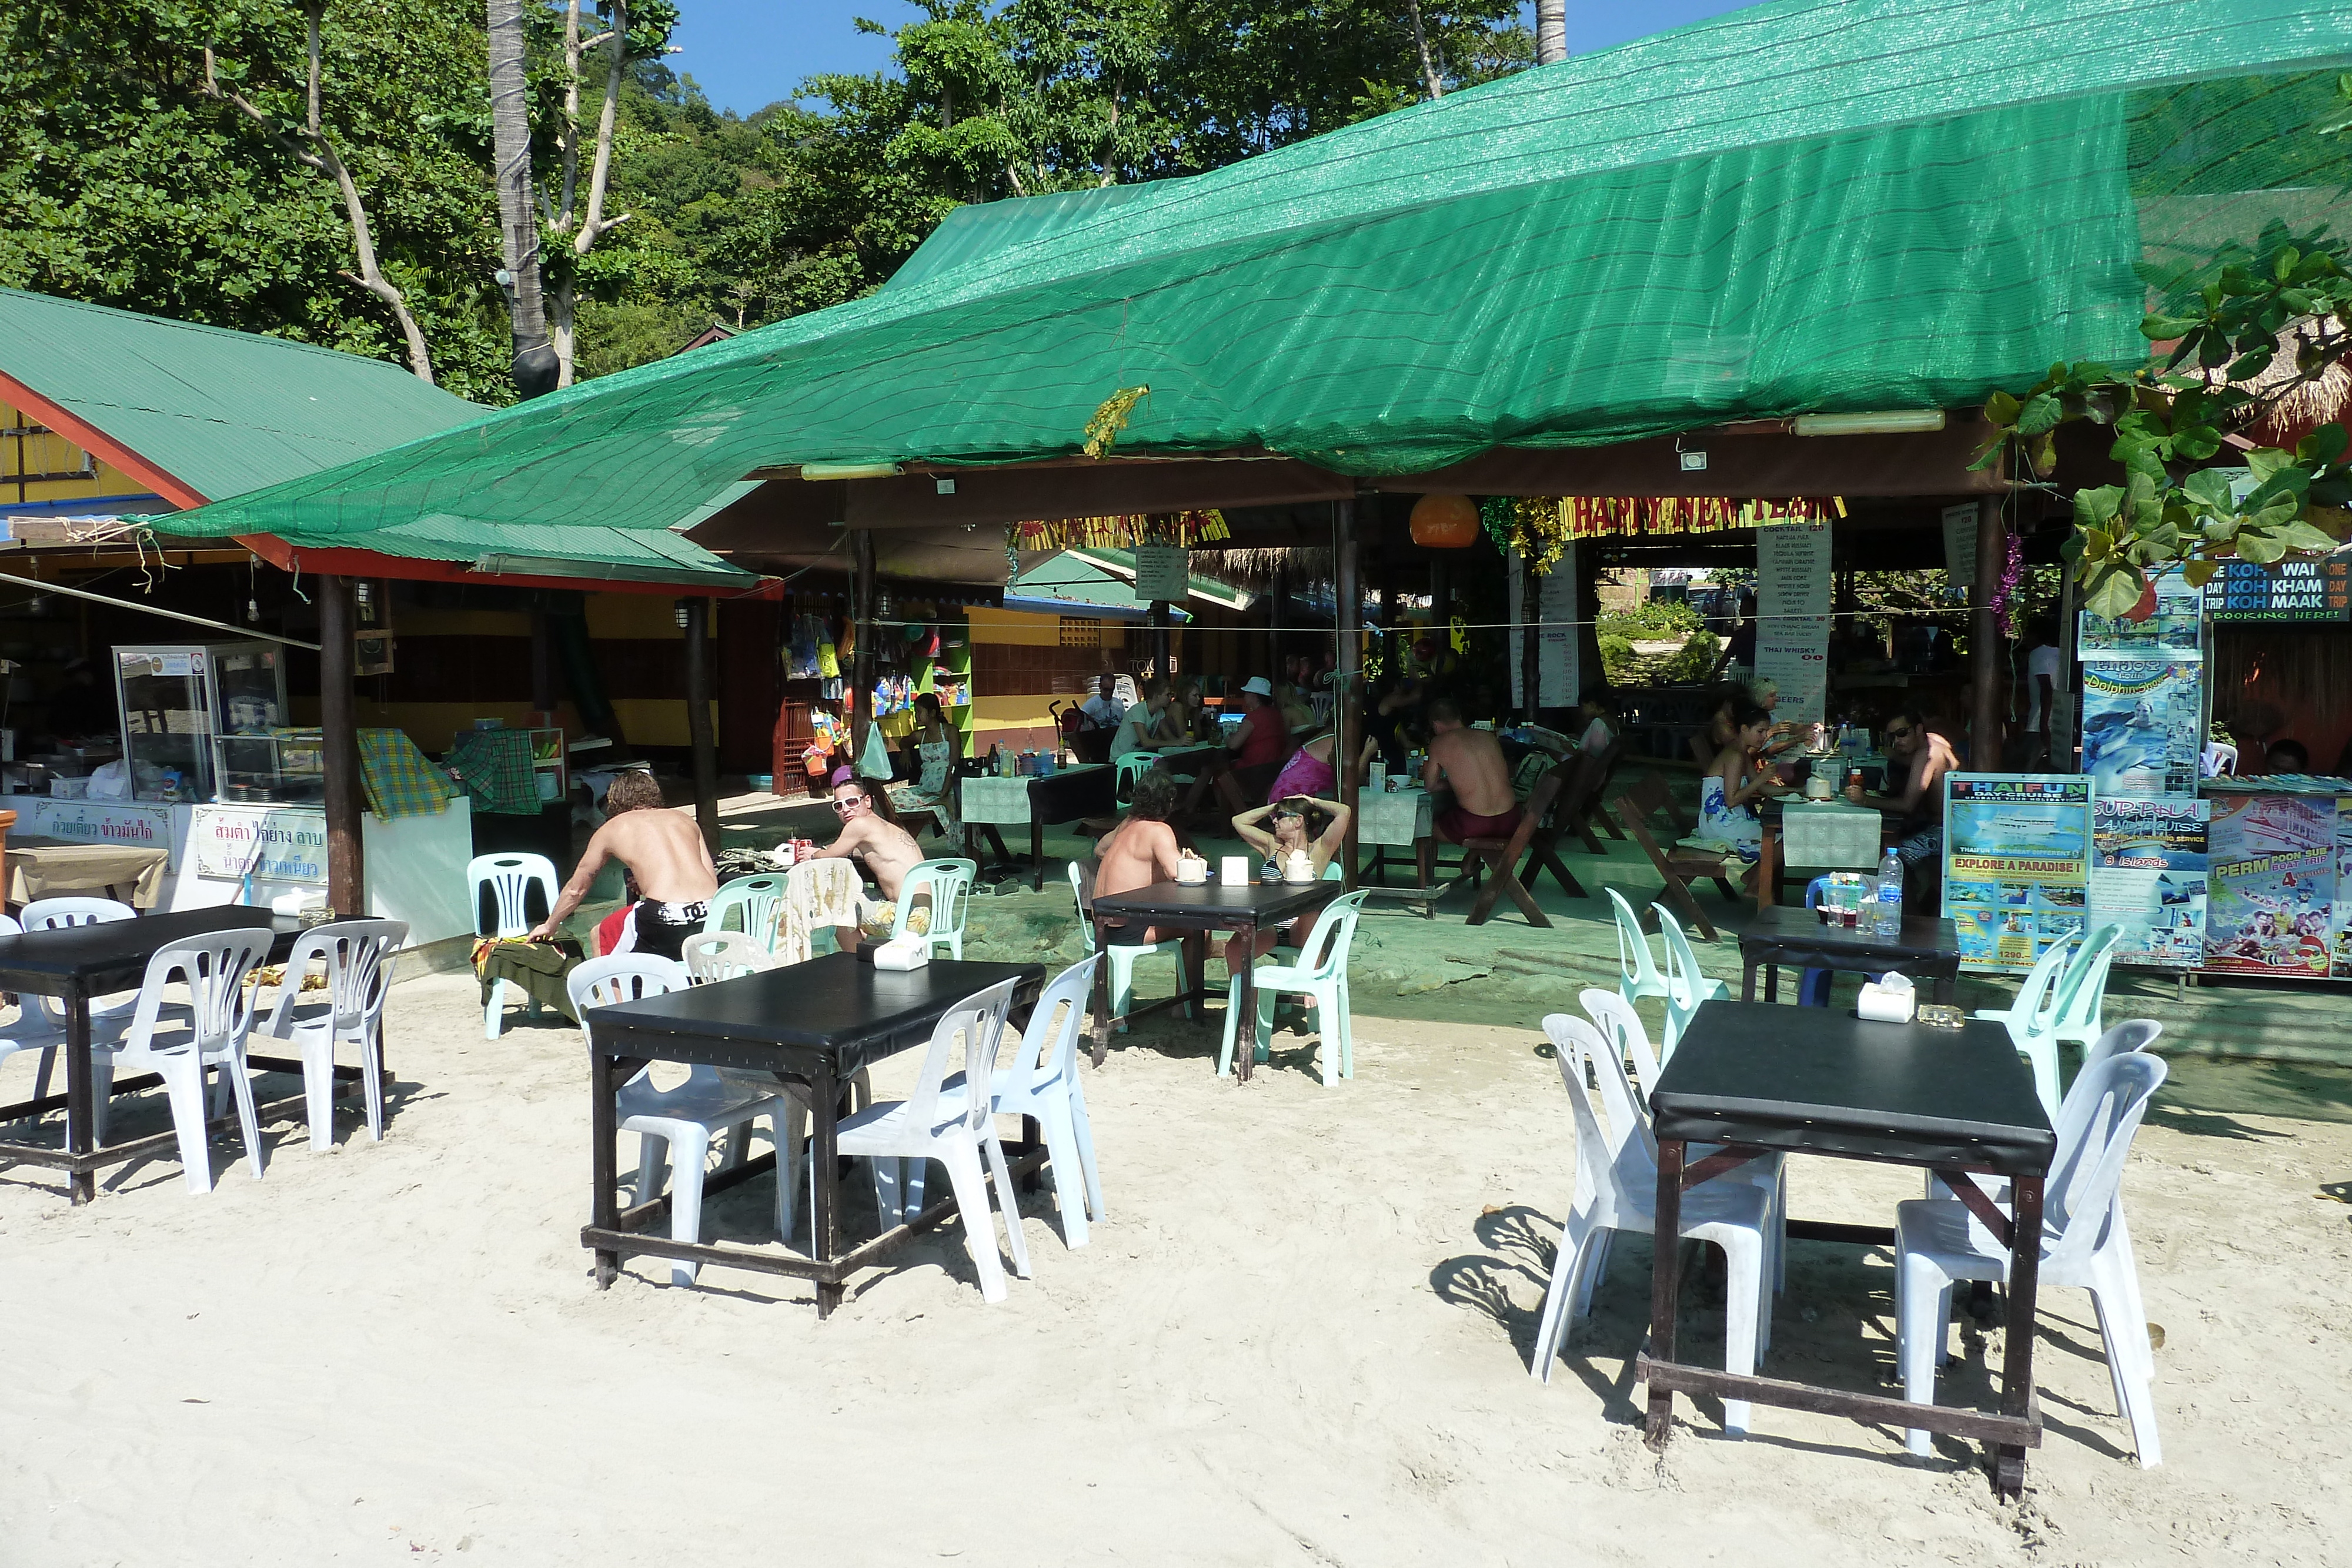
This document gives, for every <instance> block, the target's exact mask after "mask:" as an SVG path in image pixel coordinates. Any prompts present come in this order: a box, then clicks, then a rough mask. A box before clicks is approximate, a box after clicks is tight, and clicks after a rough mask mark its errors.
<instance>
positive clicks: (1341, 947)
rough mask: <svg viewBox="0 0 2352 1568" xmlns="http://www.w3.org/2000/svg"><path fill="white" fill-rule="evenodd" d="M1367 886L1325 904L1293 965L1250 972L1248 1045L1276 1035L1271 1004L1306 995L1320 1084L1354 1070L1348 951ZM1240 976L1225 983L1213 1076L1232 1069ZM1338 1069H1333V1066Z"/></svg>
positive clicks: (1264, 1043)
mask: <svg viewBox="0 0 2352 1568" xmlns="http://www.w3.org/2000/svg"><path fill="white" fill-rule="evenodd" d="M1370 896H1371V890H1370V889H1369V888H1364V889H1360V890H1358V891H1357V892H1354V893H1350V894H1343V895H1341V896H1340V897H1338V898H1335V899H1333V900H1332V901H1331V902H1330V903H1328V904H1325V905H1324V906H1323V908H1322V911H1321V913H1319V914H1318V915H1316V916H1315V924H1314V925H1313V927H1311V928H1310V929H1309V930H1308V931H1307V940H1306V941H1305V942H1303V943H1301V944H1300V945H1299V948H1298V962H1297V963H1296V964H1268V965H1266V966H1265V967H1263V968H1260V969H1257V970H1255V971H1254V972H1253V973H1252V975H1251V976H1250V979H1251V983H1252V984H1253V985H1254V986H1255V988H1256V990H1257V1017H1256V1018H1255V1019H1254V1020H1252V1023H1251V1027H1250V1050H1251V1051H1265V1050H1266V1049H1267V1048H1268V1047H1269V1046H1271V1044H1272V1043H1273V1040H1274V1009H1275V1003H1276V1000H1277V999H1278V998H1280V997H1281V996H1282V995H1284V994H1285V993H1287V994H1289V995H1292V996H1301V997H1306V998H1308V999H1309V1000H1311V1001H1312V1002H1314V1004H1315V1026H1316V1030H1317V1033H1318V1035H1319V1036H1320V1037H1321V1040H1322V1050H1321V1056H1322V1063H1323V1087H1324V1088H1326V1089H1328V1088H1330V1087H1331V1085H1332V1084H1333V1083H1335V1082H1338V1081H1339V1080H1340V1079H1342V1078H1353V1077H1354V1076H1355V1075H1356V1039H1355V1030H1354V1028H1353V1026H1352V1025H1351V1024H1350V1023H1349V1016H1348V1010H1349V996H1348V952H1349V948H1351V947H1353V946H1355V942H1356V920H1357V917H1358V916H1360V915H1362V914H1363V911H1364V900H1365V899H1367V898H1370ZM1241 999H1242V977H1240V976H1239V975H1235V976H1234V977H1232V978H1230V979H1228V980H1227V981H1226V982H1225V1039H1224V1044H1223V1047H1222V1048H1221V1049H1220V1050H1219V1051H1218V1052H1217V1076H1218V1077H1220V1078H1223V1077H1224V1076H1225V1075H1226V1074H1228V1073H1230V1072H1231V1071H1233V1070H1234V1041H1235V1039H1236V1037H1237V1036H1238V1035H1239V1034H1240V1030H1239V1028H1238V1024H1239V1022H1240V1019H1239V1017H1238V1014H1239V1012H1240V1009H1241ZM1335 1066H1336V1068H1337V1069H1338V1071H1333V1069H1334V1067H1335Z"/></svg>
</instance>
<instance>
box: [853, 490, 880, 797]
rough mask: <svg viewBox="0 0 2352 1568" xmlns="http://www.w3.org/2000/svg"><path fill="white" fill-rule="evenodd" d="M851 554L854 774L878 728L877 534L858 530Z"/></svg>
mask: <svg viewBox="0 0 2352 1568" xmlns="http://www.w3.org/2000/svg"><path fill="white" fill-rule="evenodd" d="M849 554H850V579H849V616H850V620H851V621H852V622H854V623H855V624H856V637H857V651H856V653H853V654H852V655H851V656H850V661H849V685H850V692H849V713H850V719H849V767H850V770H851V771H852V772H853V773H854V772H856V768H857V764H858V760H859V758H863V757H864V756H865V755H866V731H867V730H869V729H871V728H873V727H874V637H875V628H874V536H873V535H872V534H869V533H867V532H866V530H865V529H863V528H859V529H856V531H854V532H853V533H852V534H851V535H850V540H849Z"/></svg>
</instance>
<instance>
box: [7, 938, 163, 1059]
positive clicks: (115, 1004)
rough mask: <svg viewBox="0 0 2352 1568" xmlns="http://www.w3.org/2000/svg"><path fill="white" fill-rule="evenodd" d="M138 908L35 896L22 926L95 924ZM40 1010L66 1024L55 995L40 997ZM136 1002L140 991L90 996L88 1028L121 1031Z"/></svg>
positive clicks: (58, 1025) (54, 1023) (55, 1023)
mask: <svg viewBox="0 0 2352 1568" xmlns="http://www.w3.org/2000/svg"><path fill="white" fill-rule="evenodd" d="M138 917H139V912H138V911H137V910H135V909H133V908H131V905H129V904H123V903H121V902H119V901H118V900H115V899H111V898H80V897H74V898H37V899H35V900H33V902H32V903H30V904H26V905H25V909H24V914H23V915H22V920H23V925H22V927H21V929H23V930H26V931H58V930H62V929H63V928H65V927H66V926H68V925H100V924H101V923H103V922H106V921H110V920H135V919H137V918H138ZM39 1000H40V1009H41V1012H42V1013H43V1014H44V1015H45V1016H46V1017H47V1019H48V1022H49V1026H50V1027H51V1028H52V1029H56V1030H64V1028H65V1027H66V1005H65V1003H64V1002H63V1001H61V1000H59V999H58V998H56V997H43V998H39ZM138 1005H139V993H138V992H136V991H122V992H120V993H118V994H116V995H114V996H110V997H92V998H89V1027H90V1032H91V1033H92V1034H93V1035H96V1034H98V1033H100V1032H105V1033H109V1034H120V1033H121V1032H122V1028H123V1026H124V1025H125V1024H126V1023H128V1022H129V1021H130V1018H131V1009H132V1008H134V1007H136V1006H138ZM47 1082H48V1063H47V1059H44V1060H43V1061H42V1064H41V1083H42V1089H41V1092H43V1093H47V1092H48V1091H47Z"/></svg>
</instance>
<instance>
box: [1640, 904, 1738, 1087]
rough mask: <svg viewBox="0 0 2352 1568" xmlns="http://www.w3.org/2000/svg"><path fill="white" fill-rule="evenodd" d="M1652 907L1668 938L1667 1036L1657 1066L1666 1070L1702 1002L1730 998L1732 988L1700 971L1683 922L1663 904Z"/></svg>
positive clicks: (1662, 932)
mask: <svg viewBox="0 0 2352 1568" xmlns="http://www.w3.org/2000/svg"><path fill="white" fill-rule="evenodd" d="M1650 908H1651V909H1652V910H1653V911H1654V913H1655V914H1656V915H1657V917H1658V931H1659V934H1660V935H1662V936H1664V937H1665V939H1666V967H1665V979H1666V1033H1665V1038H1664V1040H1662V1041H1661V1042H1660V1044H1661V1046H1662V1049H1661V1050H1660V1051H1659V1053H1658V1065H1659V1066H1661V1067H1664V1065H1665V1064H1666V1063H1667V1062H1669V1061H1673V1060H1674V1055H1675V1046H1677V1045H1679V1044H1681V1043H1682V1038H1683V1030H1684V1029H1685V1026H1687V1025H1688V1024H1689V1023H1690V1017H1691V1014H1693V1013H1695V1012H1696V1011H1698V1005H1699V1003H1701V1002H1710V1001H1714V1000H1717V998H1723V997H1727V996H1729V995H1730V994H1731V988H1730V987H1729V986H1727V985H1725V984H1724V983H1723V982H1722V981H1721V980H1717V979H1710V978H1709V977H1707V976H1706V974H1705V973H1704V972H1702V971H1701V970H1700V968H1699V967H1698V955H1697V954H1696V953H1694V952H1692V951H1691V945H1690V938H1689V937H1688V936H1685V935H1684V934H1683V927H1682V923H1681V922H1680V921H1678V920H1676V919H1675V917H1674V915H1672V914H1671V913H1670V912H1669V911H1668V910H1667V908H1666V906H1665V905H1664V904H1652V905H1650Z"/></svg>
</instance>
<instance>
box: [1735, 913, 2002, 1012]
mask: <svg viewBox="0 0 2352 1568" xmlns="http://www.w3.org/2000/svg"><path fill="white" fill-rule="evenodd" d="M1863 913H1864V915H1868V914H1869V913H1870V911H1869V910H1867V909H1865V910H1864V912H1863ZM1784 964H1785V965H1788V966H1790V967H1792V968H1809V969H1836V970H1841V971H1843V972H1844V973H1846V974H1864V973H1867V974H1877V973H1878V972H1880V971H1881V970H1885V969H1900V970H1901V971H1902V972H1903V973H1905V974H1906V975H1908V976H1910V977H1912V978H1913V979H1915V980H1916V979H1927V978H1931V979H1933V980H1934V981H1935V982H1936V999H1937V1001H1939V1002H1948V1001H1950V1000H1951V999H1952V986H1953V984H1954V983H1955V982H1956V981H1958V979H1959V977H1960V938H1959V934H1958V931H1957V930H1956V929H1954V927H1953V925H1952V923H1951V922H1950V921H1948V920H1937V919H1934V918H1932V917H1930V916H1927V915H1905V916H1904V917H1903V929H1902V932H1901V933H1900V934H1899V935H1897V936H1879V935H1878V934H1877V933H1876V932H1875V931H1873V930H1870V929H1867V928H1865V927H1863V926H1860V925H1857V926H1855V927H1854V928H1853V930H1851V931H1849V930H1847V929H1846V928H1845V927H1844V926H1842V925H1822V921H1821V917H1820V916H1819V915H1815V914H1814V913H1813V912H1812V911H1811V910H1810V909H1801V908H1798V907H1797V906H1795V905H1793V904H1769V905H1767V906H1766V907H1764V908H1762V909H1759V910H1758V911H1757V912H1756V915H1755V917H1754V918H1753V919H1751V920H1750V921H1748V925H1747V927H1746V928H1745V929H1744V930H1742V931H1741V932H1740V933H1739V965H1740V975H1739V999H1740V1000H1741V1001H1743V1002H1752V1001H1754V1000H1755V999H1756V971H1757V969H1758V968H1759V967H1761V968H1762V969H1763V971H1764V999H1765V1000H1766V1001H1768V1002H1774V1001H1778V1000H1780V967H1781V966H1782V965H1784Z"/></svg>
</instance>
